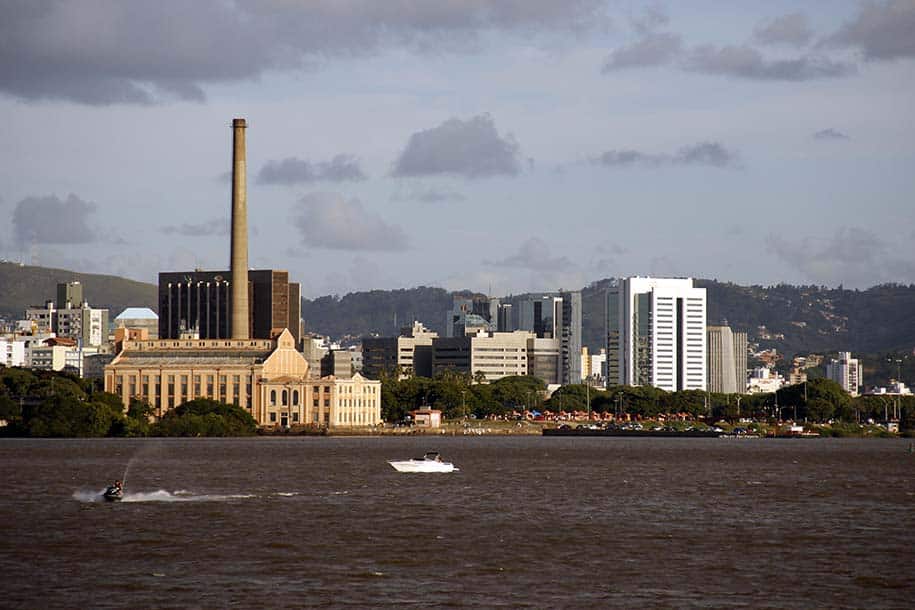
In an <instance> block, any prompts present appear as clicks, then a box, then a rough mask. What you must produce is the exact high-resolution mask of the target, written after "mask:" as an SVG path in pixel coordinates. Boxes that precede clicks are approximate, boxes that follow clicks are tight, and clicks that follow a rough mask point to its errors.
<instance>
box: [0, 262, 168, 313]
mask: <svg viewBox="0 0 915 610" xmlns="http://www.w3.org/2000/svg"><path fill="white" fill-rule="evenodd" d="M61 282H81V283H82V284H83V295H84V297H85V298H86V300H87V301H89V304H90V305H91V306H92V307H101V308H107V309H108V311H109V315H110V318H111V319H114V317H115V316H116V315H118V314H119V313H121V311H123V310H124V308H125V307H149V308H151V309H152V310H153V311H156V310H157V301H158V297H157V294H156V290H157V289H156V286H155V285H153V284H145V283H143V282H135V281H133V280H125V279H123V278H120V277H116V276H113V275H95V274H91V273H77V272H75V271H67V270H65V269H49V268H46V267H31V266H28V265H23V266H20V265H19V264H18V263H0V317H2V318H6V319H13V320H15V319H20V318H22V317H23V316H24V315H25V309H26V308H27V307H30V306H32V305H43V304H44V303H45V301H48V300H53V299H54V297H55V295H56V294H57V284H58V283H61Z"/></svg>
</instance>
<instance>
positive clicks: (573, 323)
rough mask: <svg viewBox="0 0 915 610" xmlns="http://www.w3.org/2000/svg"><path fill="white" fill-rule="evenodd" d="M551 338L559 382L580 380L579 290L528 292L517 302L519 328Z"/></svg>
mask: <svg viewBox="0 0 915 610" xmlns="http://www.w3.org/2000/svg"><path fill="white" fill-rule="evenodd" d="M517 330H526V331H529V332H532V333H534V335H535V336H536V337H537V338H538V339H553V340H554V341H556V343H557V346H556V347H557V349H558V350H559V361H558V362H557V370H558V371H559V383H562V384H569V383H581V292H556V293H544V294H531V295H527V296H526V297H525V298H524V299H523V300H522V301H521V302H520V303H519V304H518V328H517Z"/></svg>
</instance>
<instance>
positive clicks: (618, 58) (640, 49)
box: [601, 33, 683, 74]
mask: <svg viewBox="0 0 915 610" xmlns="http://www.w3.org/2000/svg"><path fill="white" fill-rule="evenodd" d="M682 48H683V40H682V39H681V38H680V36H679V35H677V34H668V33H657V34H656V33H649V34H646V35H645V36H642V37H641V38H640V39H639V40H638V41H636V42H634V43H633V44H631V45H629V46H625V47H621V48H619V49H616V50H615V51H613V52H612V53H611V54H610V57H608V58H607V61H605V62H604V66H603V68H602V69H601V71H602V72H603V73H604V74H606V73H608V72H613V71H614V70H620V69H623V68H634V67H642V66H657V65H661V64H666V63H669V62H670V61H671V60H672V59H673V58H674V57H675V56H677V55H678V54H679V53H680V51H681V50H682Z"/></svg>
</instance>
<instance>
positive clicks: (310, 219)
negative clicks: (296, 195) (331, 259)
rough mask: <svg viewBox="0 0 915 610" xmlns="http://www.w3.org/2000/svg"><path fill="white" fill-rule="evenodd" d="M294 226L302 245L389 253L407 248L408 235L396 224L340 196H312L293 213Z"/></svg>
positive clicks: (312, 194) (354, 200)
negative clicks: (299, 235)
mask: <svg viewBox="0 0 915 610" xmlns="http://www.w3.org/2000/svg"><path fill="white" fill-rule="evenodd" d="M292 224H293V226H294V227H295V228H297V229H298V230H299V232H300V234H301V236H302V243H303V244H305V245H307V246H313V247H317V248H328V249H331V250H386V251H399V250H405V249H406V248H407V235H406V233H405V232H404V230H403V229H402V228H401V227H399V226H397V225H389V224H387V223H386V222H384V220H382V218H381V216H379V215H377V214H374V213H372V212H369V211H367V210H366V209H365V208H364V207H363V205H362V203H360V202H359V200H358V199H352V200H350V201H347V200H345V199H344V198H343V197H342V196H341V195H339V194H337V193H309V194H308V195H305V196H304V197H302V199H300V200H299V203H298V205H297V206H296V207H295V208H293V211H292Z"/></svg>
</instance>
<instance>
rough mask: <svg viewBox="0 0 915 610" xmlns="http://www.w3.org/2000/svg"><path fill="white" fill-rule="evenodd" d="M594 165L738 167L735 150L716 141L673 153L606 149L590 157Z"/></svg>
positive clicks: (738, 162) (738, 159)
mask: <svg viewBox="0 0 915 610" xmlns="http://www.w3.org/2000/svg"><path fill="white" fill-rule="evenodd" d="M591 163H593V164H595V165H603V166H605V167H635V166H642V167H664V166H676V165H706V166H710V167H719V168H725V167H739V165H740V157H739V155H738V154H737V152H735V151H732V150H728V149H727V148H725V147H724V146H722V145H721V144H720V143H718V142H699V143H698V144H693V145H692V146H684V147H683V148H681V149H680V150H678V151H677V152H676V153H674V154H666V153H660V154H653V153H644V152H641V151H638V150H626V149H623V150H608V151H605V152H603V153H601V154H600V155H599V156H597V157H594V158H592V159H591Z"/></svg>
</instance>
